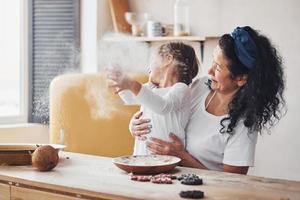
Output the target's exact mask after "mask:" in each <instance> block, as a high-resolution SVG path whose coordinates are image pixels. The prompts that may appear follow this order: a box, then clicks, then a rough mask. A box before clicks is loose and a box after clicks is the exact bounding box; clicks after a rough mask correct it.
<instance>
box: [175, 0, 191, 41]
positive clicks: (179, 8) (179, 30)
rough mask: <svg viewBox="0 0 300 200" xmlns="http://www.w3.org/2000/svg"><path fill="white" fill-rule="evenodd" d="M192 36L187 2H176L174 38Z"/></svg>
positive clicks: (185, 0)
mask: <svg viewBox="0 0 300 200" xmlns="http://www.w3.org/2000/svg"><path fill="white" fill-rule="evenodd" d="M188 35H190V16H189V5H188V2H187V0H176V2H175V4H174V36H188Z"/></svg>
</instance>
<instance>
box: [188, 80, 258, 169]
mask: <svg viewBox="0 0 300 200" xmlns="http://www.w3.org/2000/svg"><path fill="white" fill-rule="evenodd" d="M207 80H208V78H207V77H205V78H200V79H197V80H196V81H194V82H193V83H192V85H191V118H190V120H189V123H188V125H187V128H186V137H187V138H186V149H187V151H188V152H189V153H190V154H191V155H193V156H194V157H195V158H196V159H198V160H199V161H200V162H201V163H202V164H203V165H204V166H206V167H207V168H208V169H211V170H218V171H222V170H223V164H226V165H232V166H253V165H254V156H255V146H256V142H257V133H251V134H249V131H248V129H247V128H246V127H245V126H244V124H243V121H242V120H241V121H240V122H239V123H238V124H237V126H236V127H235V128H234V134H233V135H232V136H231V135H229V134H228V133H223V134H222V133H220V129H221V128H222V126H221V124H220V121H221V120H222V119H223V118H224V117H226V115H224V116H215V115H212V114H210V113H208V112H207V111H206V109H205V100H206V98H207V96H208V94H209V92H210V89H209V88H208V86H207V85H206V84H205V82H206V81H207ZM227 124H228V123H227Z"/></svg>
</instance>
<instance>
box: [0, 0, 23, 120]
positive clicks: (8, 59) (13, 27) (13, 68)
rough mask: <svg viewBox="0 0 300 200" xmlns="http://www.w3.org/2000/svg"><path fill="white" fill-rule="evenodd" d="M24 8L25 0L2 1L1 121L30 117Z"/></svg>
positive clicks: (0, 21) (0, 39) (0, 25)
mask: <svg viewBox="0 0 300 200" xmlns="http://www.w3.org/2000/svg"><path fill="white" fill-rule="evenodd" d="M24 7H25V5H24V1H23V0H1V1H0V27H1V31H0V124H3V123H16V122H25V121H26V119H27V116H26V115H27V110H26V96H25V93H26V85H27V84H25V83H26V71H27V65H26V64H25V59H24V58H25V57H24V53H25V51H24V49H25V45H24V44H25V42H26V40H25V38H26V30H24V28H25V26H24V23H25V19H26V18H25V17H24Z"/></svg>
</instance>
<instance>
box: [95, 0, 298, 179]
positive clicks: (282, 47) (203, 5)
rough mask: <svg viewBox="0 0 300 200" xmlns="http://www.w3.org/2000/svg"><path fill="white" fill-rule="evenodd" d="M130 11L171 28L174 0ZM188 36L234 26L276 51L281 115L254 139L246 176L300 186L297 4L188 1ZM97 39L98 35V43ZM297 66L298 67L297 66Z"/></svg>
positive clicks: (137, 3) (289, 0)
mask: <svg viewBox="0 0 300 200" xmlns="http://www.w3.org/2000/svg"><path fill="white" fill-rule="evenodd" d="M98 2H100V3H101V6H99V7H98V8H99V11H98V12H102V13H103V15H104V16H103V15H101V16H103V17H100V18H98V19H99V22H98V23H99V24H98V25H99V26H101V32H99V30H98V33H99V34H100V35H101V34H103V33H105V32H106V31H111V30H112V25H111V19H110V18H109V17H110V15H109V13H107V10H108V9H109V8H108V5H107V4H106V3H104V2H105V0H98ZM129 2H130V6H131V10H133V11H139V12H148V13H149V14H151V15H152V19H153V20H158V21H161V22H163V23H169V24H171V23H172V21H173V5H174V2H175V0H163V1H162V0H129ZM188 2H189V4H190V14H191V19H192V20H191V31H192V33H193V34H194V35H208V36H218V35H222V34H223V33H228V32H231V31H232V30H233V29H234V27H236V26H244V25H250V26H252V27H254V28H255V29H258V30H261V32H262V33H264V34H265V35H267V36H268V37H269V38H271V40H272V41H273V43H274V44H276V46H277V47H278V50H279V51H280V53H281V55H282V57H283V58H284V64H285V73H286V88H287V89H286V92H285V96H286V101H287V105H288V113H287V115H286V116H285V117H284V118H283V119H282V120H281V121H280V123H279V124H278V125H277V126H276V127H275V128H274V130H272V134H271V135H264V136H263V137H260V138H259V141H258V144H257V149H256V150H257V151H256V166H255V168H254V169H251V171H250V174H252V175H259V176H266V177H275V178H284V179H293V180H300V156H299V152H300V134H299V131H300V123H299V118H298V113H300V101H299V100H298V96H299V95H298V92H299V88H300V81H298V80H297V79H298V76H299V74H300V68H299V64H300V63H299V61H298V57H299V55H300V50H299V47H300V37H299V36H300V25H299V19H300V10H299V8H300V1H298V0H251V1H249V0H226V1H225V0H189V1H188ZM99 37H100V36H99V35H98V38H99ZM208 43H209V44H210V45H209V46H208V47H207V48H206V53H207V51H208V53H207V54H205V56H206V57H205V58H206V62H205V63H204V65H205V66H204V69H207V68H208V63H209V59H208V58H209V57H211V55H210V54H211V50H212V45H214V44H215V42H214V41H210V42H208ZM297 61H298V62H297Z"/></svg>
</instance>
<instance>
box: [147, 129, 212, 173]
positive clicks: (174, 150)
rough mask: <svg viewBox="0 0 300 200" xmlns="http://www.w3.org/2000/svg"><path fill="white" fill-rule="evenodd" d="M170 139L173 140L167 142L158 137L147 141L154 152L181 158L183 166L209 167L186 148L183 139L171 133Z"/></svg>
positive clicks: (148, 146)
mask: <svg viewBox="0 0 300 200" xmlns="http://www.w3.org/2000/svg"><path fill="white" fill-rule="evenodd" d="M170 139H171V142H166V141H163V140H160V139H157V138H151V142H148V143H147V148H148V149H149V150H150V151H151V152H152V153H153V154H159V155H171V156H176V157H178V158H180V159H181V162H180V165H181V166H184V167H193V168H199V169H207V168H206V167H205V166H204V165H203V164H202V163H201V162H200V161H199V160H197V159H196V158H194V157H193V156H192V155H191V154H190V153H189V152H188V151H186V150H185V148H184V145H183V143H182V141H181V140H180V139H179V138H178V137H177V136H176V135H174V134H173V133H170Z"/></svg>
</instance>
